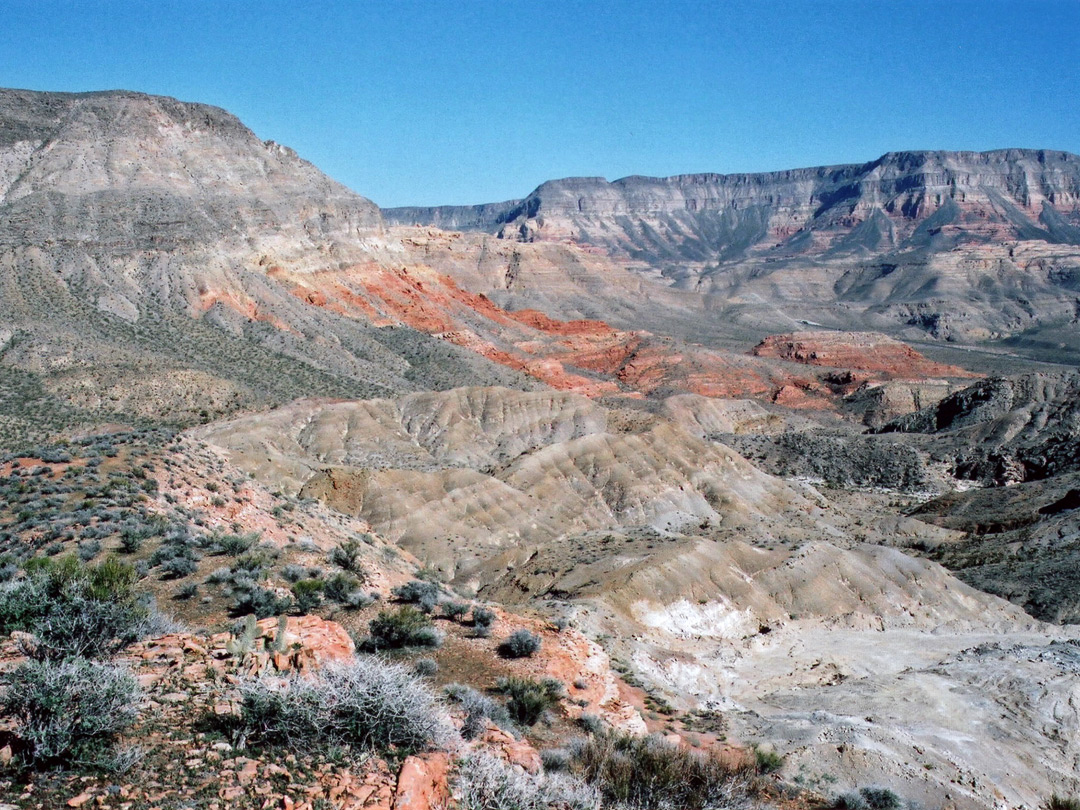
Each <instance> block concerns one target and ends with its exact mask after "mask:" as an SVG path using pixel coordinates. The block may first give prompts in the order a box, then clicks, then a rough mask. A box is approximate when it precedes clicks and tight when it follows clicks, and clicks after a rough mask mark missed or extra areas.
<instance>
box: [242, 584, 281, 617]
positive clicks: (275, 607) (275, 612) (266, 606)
mask: <svg viewBox="0 0 1080 810" xmlns="http://www.w3.org/2000/svg"><path fill="white" fill-rule="evenodd" d="M292 607H293V600H292V599H289V598H288V597H285V596H278V595H277V594H276V593H274V591H271V590H270V589H268V588H263V587H260V586H258V585H253V586H251V587H248V588H245V589H243V590H242V591H241V592H240V593H239V594H238V595H237V597H236V599H235V600H233V604H232V615H233V616H246V615H247V614H249V613H254V614H255V616H256V617H257V618H259V619H265V618H267V617H268V616H280V615H281V614H282V613H288V612H289V611H290V610H292Z"/></svg>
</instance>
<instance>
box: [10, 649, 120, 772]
mask: <svg viewBox="0 0 1080 810" xmlns="http://www.w3.org/2000/svg"><path fill="white" fill-rule="evenodd" d="M4 680H5V682H6V686H7V688H6V690H5V691H4V693H3V696H2V697H0V711H2V713H3V715H4V716H5V717H9V718H11V719H13V720H14V725H15V735H16V736H17V737H18V738H19V739H20V740H21V741H22V742H23V743H24V744H25V745H26V746H27V754H26V756H27V759H28V760H29V763H30V764H31V765H34V766H40V765H48V764H53V763H60V764H88V763H93V762H97V761H99V760H100V759H101V757H102V755H103V754H104V753H105V751H106V750H107V749H108V747H109V746H110V745H111V744H112V742H113V741H114V740H115V738H116V736H117V735H118V734H119V733H120V732H122V731H123V730H124V729H125V728H127V727H129V726H130V725H131V724H132V723H133V722H134V721H135V718H136V716H137V709H136V704H137V701H138V696H139V690H138V685H137V683H136V681H135V678H134V677H133V676H132V675H131V673H130V672H128V671H127V670H126V669H123V668H121V667H118V666H114V665H111V664H99V663H96V662H93V661H87V660H85V659H82V658H69V659H67V660H64V661H48V660H46V661H27V662H26V663H24V664H21V665H20V666H18V667H16V668H15V669H14V670H12V671H11V672H10V673H8V674H7V675H6V676H5V678H4Z"/></svg>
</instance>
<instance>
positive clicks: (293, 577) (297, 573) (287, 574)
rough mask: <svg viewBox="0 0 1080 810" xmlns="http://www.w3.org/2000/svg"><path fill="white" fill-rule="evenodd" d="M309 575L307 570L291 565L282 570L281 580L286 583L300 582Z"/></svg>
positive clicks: (294, 564) (300, 566)
mask: <svg viewBox="0 0 1080 810" xmlns="http://www.w3.org/2000/svg"><path fill="white" fill-rule="evenodd" d="M306 575H307V569H306V568H305V567H304V566H302V565H297V564H296V563H289V564H288V565H286V566H285V567H284V568H282V569H281V578H282V579H284V580H285V581H286V582H299V581H300V580H302V579H303V578H304V577H305V576H306Z"/></svg>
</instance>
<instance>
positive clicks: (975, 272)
mask: <svg viewBox="0 0 1080 810" xmlns="http://www.w3.org/2000/svg"><path fill="white" fill-rule="evenodd" d="M421 215H422V212H421V211H420V210H419V209H416V210H411V211H410V213H409V216H408V217H406V218H407V219H409V220H410V221H419V220H420V219H422V216H421ZM385 216H386V217H387V219H388V220H389V221H392V222H396V221H399V220H400V219H401V218H402V216H403V215H402V214H401V213H399V212H397V211H395V210H390V211H387V212H385ZM426 216H427V217H428V219H429V220H431V221H434V219H436V218H439V217H441V218H442V219H443V220H444V221H446V222H447V223H451V222H452V223H454V224H456V226H458V227H462V228H476V229H481V230H486V231H489V232H491V233H495V234H498V235H499V236H500V237H503V238H506V239H514V240H518V241H526V242H531V241H556V242H573V243H580V244H586V245H591V246H594V247H595V248H599V249H602V250H604V251H605V252H607V253H608V254H610V255H612V256H614V257H616V258H618V259H620V260H622V261H623V262H624V263H626V264H628V265H629V266H631V267H634V268H636V269H640V270H646V271H649V272H650V273H654V272H659V273H661V274H662V275H663V277H664V278H665V279H666V280H667V282H668V283H669V284H671V285H673V286H676V287H681V288H683V289H687V290H693V291H696V292H700V293H704V294H706V296H708V306H709V307H711V308H713V309H718V310H720V311H722V312H724V313H726V314H727V315H729V316H731V317H733V318H736V319H740V320H741V322H742V323H744V324H746V325H753V326H761V325H765V327H766V328H773V326H771V325H768V324H769V323H771V324H772V325H775V324H776V317H775V316H776V311H777V310H779V311H783V312H784V313H785V314H786V315H787V316H788V317H790V318H792V319H806V318H810V319H812V320H813V321H814V322H818V323H821V324H824V325H828V326H830V327H835V328H841V329H850V328H853V327H857V326H858V327H861V328H867V327H869V328H874V329H882V328H884V329H890V330H893V329H897V328H900V329H907V328H910V331H912V332H913V333H915V332H924V333H925V332H929V333H930V334H931V335H933V336H934V337H938V338H946V339H953V340H962V341H972V340H975V341H978V340H986V339H994V338H1000V337H1005V336H1009V335H1015V334H1018V333H1020V332H1022V331H1024V330H1027V329H1031V328H1038V327H1042V326H1046V325H1055V326H1057V327H1060V326H1061V325H1067V324H1070V323H1072V322H1074V321H1075V317H1076V311H1077V310H1076V306H1077V304H1076V299H1077V291H1080V157H1077V156H1076V155H1071V154H1069V153H1065V152H1052V151H1044V150H1023V149H1008V150H998V151H993V152H981V153H980V152H898V153H890V154H887V155H884V156H883V157H881V158H879V159H878V160H875V161H872V162H870V163H866V164H861V165H848V166H829V167H821V168H813V169H796V170H792V171H784V172H771V173H766V174H735V175H717V174H694V175H680V176H677V177H668V178H651V177H627V178H624V179H622V180H616V181H615V182H610V183H609V182H607V181H606V180H604V179H602V178H570V179H566V180H555V181H551V182H548V183H544V184H543V185H541V186H540V187H539V188H537V189H536V190H535V191H534V192H533V193H532V194H530V195H529V196H528V197H526V198H525V199H524V200H522V201H521V202H519V203H517V204H516V205H515V204H512V203H501V204H498V205H491V206H482V207H478V208H476V209H472V210H471V211H469V212H466V211H464V210H462V209H453V210H452V211H450V210H443V209H430V211H429V213H427V214H426ZM837 304H842V306H843V308H844V312H843V313H842V314H841V313H838V311H837Z"/></svg>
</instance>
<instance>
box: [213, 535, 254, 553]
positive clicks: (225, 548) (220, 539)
mask: <svg viewBox="0 0 1080 810" xmlns="http://www.w3.org/2000/svg"><path fill="white" fill-rule="evenodd" d="M259 537H260V534H259V532H248V533H247V534H217V533H214V534H211V535H210V536H209V537H208V538H207V539H206V543H207V547H208V548H209V549H210V553H211V554H224V555H226V556H229V557H238V556H240V555H241V554H245V553H246V552H248V551H251V549H252V548H253V547H254V546H255V544H256V543H257V542H259Z"/></svg>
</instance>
